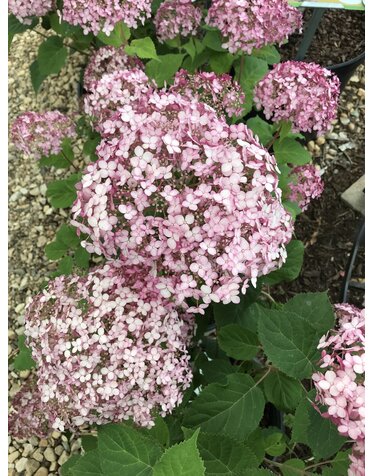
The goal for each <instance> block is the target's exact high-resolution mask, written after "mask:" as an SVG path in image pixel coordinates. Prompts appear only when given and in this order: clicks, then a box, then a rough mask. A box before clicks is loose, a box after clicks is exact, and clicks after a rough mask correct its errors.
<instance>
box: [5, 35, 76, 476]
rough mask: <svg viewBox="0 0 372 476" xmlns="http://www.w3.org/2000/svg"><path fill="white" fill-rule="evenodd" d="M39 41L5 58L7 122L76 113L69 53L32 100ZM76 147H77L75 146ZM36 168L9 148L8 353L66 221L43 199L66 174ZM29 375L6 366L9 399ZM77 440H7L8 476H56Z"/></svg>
mask: <svg viewBox="0 0 372 476" xmlns="http://www.w3.org/2000/svg"><path fill="white" fill-rule="evenodd" d="M41 41H43V38H41V37H40V36H39V35H38V34H36V33H34V32H26V33H25V34H23V35H18V36H16V38H15V39H14V43H13V44H12V47H11V51H10V56H9V124H12V122H13V120H14V119H15V118H16V117H17V116H18V115H19V114H20V113H22V112H24V111H28V110H33V111H40V112H41V111H47V110H50V109H59V110H60V111H61V112H65V113H71V112H76V111H77V110H78V107H79V104H78V96H77V85H78V81H79V74H80V69H81V66H82V65H84V62H85V58H84V57H83V56H82V55H79V54H76V53H75V54H74V55H72V56H71V57H70V58H69V62H68V65H67V66H66V67H65V68H64V69H63V70H62V71H61V73H60V74H59V75H58V76H53V77H50V78H48V79H47V80H46V81H45V83H44V84H43V85H42V87H41V90H40V92H39V94H38V95H37V96H36V95H35V93H34V91H33V88H32V85H31V81H30V76H29V71H28V65H29V64H31V62H32V61H33V60H34V59H35V58H36V54H37V50H38V46H39V44H40V43H41ZM78 145H79V144H77V145H76V147H77V148H78ZM65 173H66V171H65V170H60V171H56V173H54V174H52V173H51V172H50V171H49V170H40V168H39V167H38V165H37V164H36V163H35V161H33V160H30V159H28V158H26V157H23V156H22V154H20V153H18V152H16V151H15V149H14V147H13V146H12V145H10V150H9V197H10V198H9V331H8V336H9V345H8V355H9V357H10V356H13V355H14V354H15V353H16V349H17V337H18V335H20V334H23V324H24V308H25V303H26V301H27V298H29V296H31V295H33V294H35V293H36V292H38V291H39V289H40V286H41V284H42V282H43V281H44V280H45V279H46V277H47V275H48V273H49V272H50V271H52V270H54V269H55V264H54V263H51V262H48V260H47V259H46V257H45V255H44V247H45V245H46V244H47V243H48V242H49V241H51V240H52V239H53V237H54V235H55V231H56V229H57V228H58V227H59V226H60V224H61V223H63V222H64V221H65V220H66V218H67V216H68V215H67V213H66V212H65V211H63V210H60V211H59V212H58V211H56V210H53V209H52V207H51V206H50V205H49V203H48V201H47V199H46V197H45V192H46V185H45V184H46V182H48V181H49V180H53V179H56V178H58V176H60V175H63V174H65ZM28 375H29V371H22V372H20V373H18V372H17V373H16V372H14V371H13V366H12V365H10V375H9V395H10V397H12V396H13V395H14V394H15V393H16V392H17V391H18V390H19V388H20V386H21V384H22V380H24V379H26V378H27V377H28ZM79 448H80V441H79V439H77V438H76V437H75V436H72V437H71V438H67V437H66V436H64V435H61V434H60V433H58V432H54V433H53V434H52V436H51V437H50V438H48V439H47V440H45V439H38V438H35V437H33V438H31V439H30V440H18V439H15V438H12V439H11V438H9V472H8V476H15V475H22V476H23V475H24V476H31V475H35V476H47V475H57V474H58V468H59V467H60V465H61V464H63V463H64V462H65V461H66V460H67V459H68V457H69V455H70V453H71V452H75V451H78V450H79Z"/></svg>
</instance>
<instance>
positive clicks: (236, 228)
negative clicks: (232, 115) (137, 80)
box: [72, 92, 293, 311]
mask: <svg viewBox="0 0 372 476" xmlns="http://www.w3.org/2000/svg"><path fill="white" fill-rule="evenodd" d="M151 109H152V112H151ZM121 120H122V126H121V128H120V133H119V134H117V135H116V136H114V137H112V138H111V139H110V140H107V139H106V140H103V141H102V143H101V144H100V145H99V146H98V148H97V154H98V157H99V160H98V161H97V162H95V163H92V164H90V165H88V167H87V169H86V171H85V173H84V175H83V178H82V181H81V182H80V183H79V184H78V186H77V188H78V192H77V200H76V201H75V203H74V205H73V208H72V213H73V220H72V224H73V225H74V226H76V227H77V228H78V230H80V232H82V233H86V234H87V235H88V237H89V238H88V239H87V240H86V241H83V246H85V248H86V249H87V251H88V252H89V253H97V254H104V256H105V257H106V258H111V259H115V258H116V257H117V256H119V255H120V254H121V255H123V256H125V257H126V258H127V259H131V260H133V261H141V262H145V263H147V262H149V261H150V260H152V261H156V262H157V266H158V271H159V274H163V275H177V276H178V282H177V284H176V285H175V287H174V288H172V289H170V288H167V289H164V290H163V291H164V292H165V293H166V294H164V296H166V295H168V296H169V295H170V294H175V295H176V296H177V298H178V299H179V300H180V301H183V300H184V299H186V298H188V297H193V298H195V299H197V300H198V301H199V300H200V301H201V305H200V307H199V308H198V311H201V310H202V309H203V308H205V307H207V305H208V304H209V303H210V302H211V301H212V300H213V301H215V302H219V301H222V302H223V303H229V302H239V296H238V295H239V292H240V290H241V288H243V290H245V288H246V286H248V281H249V280H251V282H252V283H253V284H255V281H256V279H257V277H258V276H260V275H263V274H268V273H270V272H271V271H272V270H273V269H276V268H278V267H280V266H281V264H282V263H283V261H284V260H285V258H286V250H285V245H286V244H287V243H288V242H289V240H290V238H291V235H292V230H293V223H292V219H291V217H290V215H289V214H288V213H287V212H286V211H285V209H284V208H283V206H282V203H281V190H280V189H279V187H278V175H277V174H278V168H277V165H276V161H275V158H274V157H273V156H271V155H270V154H269V153H268V152H267V150H266V149H264V148H263V147H262V146H261V145H260V143H259V142H258V141H256V139H255V138H254V136H253V133H252V132H251V131H250V130H249V129H248V128H247V127H246V126H245V125H244V124H239V125H232V126H229V125H228V124H227V123H226V121H225V120H224V119H222V118H220V117H218V116H217V114H216V113H215V111H214V110H213V109H211V108H210V107H209V106H207V105H205V104H203V103H199V102H196V101H189V100H188V99H187V98H185V97H182V96H178V95H175V94H172V93H165V92H160V93H154V94H153V95H152V96H151V97H150V98H149V99H148V104H147V112H146V113H143V114H136V113H135V111H133V110H132V111H130V110H129V108H128V109H127V110H126V111H125V113H123V114H122V115H121ZM190 310H191V311H194V310H195V309H194V308H191V309H190Z"/></svg>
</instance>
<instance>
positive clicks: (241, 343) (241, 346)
mask: <svg viewBox="0 0 372 476" xmlns="http://www.w3.org/2000/svg"><path fill="white" fill-rule="evenodd" d="M218 342H219V344H220V347H221V349H222V350H224V351H225V352H226V354H227V355H228V356H229V357H233V358H234V359H237V360H250V359H253V357H254V356H255V355H256V354H257V352H258V345H259V342H258V340H257V337H256V335H255V334H253V332H251V331H249V330H247V329H245V328H244V327H242V326H239V325H237V324H230V325H228V326H224V327H222V328H221V329H220V330H219V332H218Z"/></svg>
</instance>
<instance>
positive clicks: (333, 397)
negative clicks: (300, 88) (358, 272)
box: [312, 304, 365, 476]
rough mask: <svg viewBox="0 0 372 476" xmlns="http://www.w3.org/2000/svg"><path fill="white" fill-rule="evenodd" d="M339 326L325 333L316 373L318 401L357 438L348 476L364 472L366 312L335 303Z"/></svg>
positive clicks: (344, 430) (341, 428)
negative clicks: (318, 368) (318, 369)
mask: <svg viewBox="0 0 372 476" xmlns="http://www.w3.org/2000/svg"><path fill="white" fill-rule="evenodd" d="M335 311H336V316H337V318H338V328H337V329H335V330H332V331H330V332H329V333H328V335H326V336H323V337H322V339H321V340H320V343H319V346H318V348H320V349H323V350H322V359H321V365H320V367H321V368H323V369H324V370H323V371H322V372H316V373H315V374H313V377H312V378H313V381H314V383H315V388H316V390H317V397H316V401H317V402H319V403H320V404H322V405H325V406H326V407H327V411H326V412H325V413H323V414H322V416H324V417H325V418H329V419H330V420H332V421H333V423H335V425H337V428H338V431H339V432H340V433H341V434H342V435H344V436H347V437H348V438H351V439H352V440H354V441H356V444H355V445H354V448H353V454H352V456H351V457H350V459H351V461H352V464H351V466H350V469H349V476H359V475H364V463H363V459H364V438H365V390H364V373H365V311H364V309H363V310H360V309H358V308H356V307H354V306H352V305H350V304H337V305H335Z"/></svg>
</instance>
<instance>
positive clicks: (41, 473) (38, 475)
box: [34, 466, 49, 476]
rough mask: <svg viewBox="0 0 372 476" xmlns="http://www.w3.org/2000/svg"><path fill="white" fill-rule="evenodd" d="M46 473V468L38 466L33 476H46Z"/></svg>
mask: <svg viewBox="0 0 372 476" xmlns="http://www.w3.org/2000/svg"><path fill="white" fill-rule="evenodd" d="M48 474H49V471H48V470H47V468H44V466H41V468H39V469H38V470H37V471H36V473H35V474H34V476H48Z"/></svg>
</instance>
